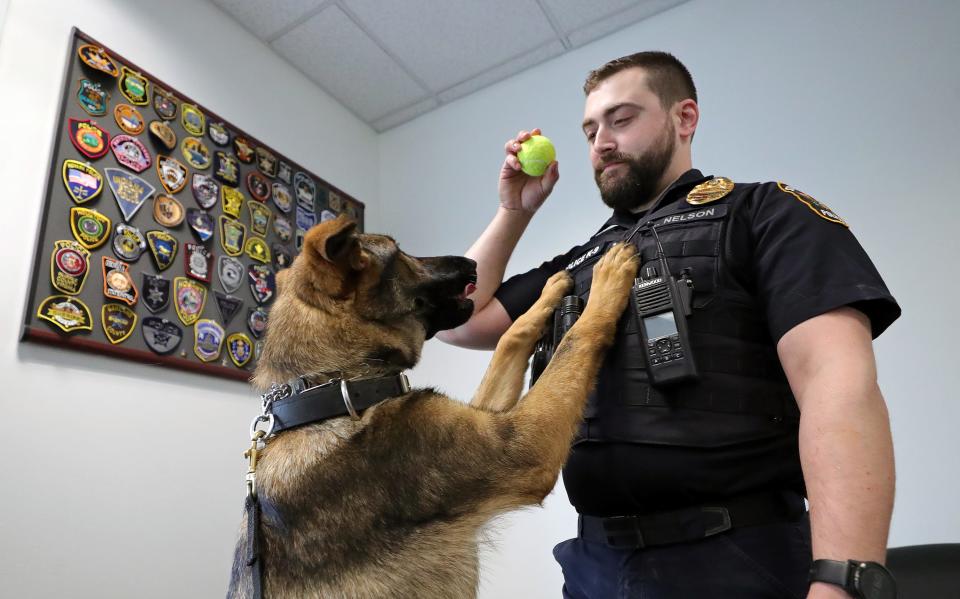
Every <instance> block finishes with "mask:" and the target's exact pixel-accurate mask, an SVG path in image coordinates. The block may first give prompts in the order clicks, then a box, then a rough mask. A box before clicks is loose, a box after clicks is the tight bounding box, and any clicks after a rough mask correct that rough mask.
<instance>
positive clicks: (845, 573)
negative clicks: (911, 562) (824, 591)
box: [810, 559, 897, 599]
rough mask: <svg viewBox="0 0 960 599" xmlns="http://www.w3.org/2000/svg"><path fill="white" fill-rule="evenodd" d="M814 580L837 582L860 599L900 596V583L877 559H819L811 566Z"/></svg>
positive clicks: (891, 598) (894, 598)
mask: <svg viewBox="0 0 960 599" xmlns="http://www.w3.org/2000/svg"><path fill="white" fill-rule="evenodd" d="M810 582H826V583H829V584H835V585H837V586H839V587H843V589H844V590H845V591H847V593H849V594H850V595H851V596H852V597H856V598H857V599H897V583H896V582H895V581H894V580H893V576H891V574H890V571H889V570H887V569H886V568H884V567H883V566H882V565H880V564H878V563H877V562H858V561H857V560H850V561H846V562H838V561H836V560H832V559H818V560H816V561H814V562H813V564H812V565H811V566H810Z"/></svg>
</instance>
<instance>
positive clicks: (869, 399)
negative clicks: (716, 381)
mask: <svg viewBox="0 0 960 599" xmlns="http://www.w3.org/2000/svg"><path fill="white" fill-rule="evenodd" d="M777 351H778V353H779V355H780V360H781V362H782V363H783V368H784V371H785V372H786V374H787V378H788V379H789V381H790V386H791V388H792V389H793V393H794V396H795V397H796V398H797V403H798V404H799V406H800V411H801V416H800V461H801V464H802V466H803V473H804V480H805V481H806V485H807V494H808V496H809V501H810V521H811V529H812V536H813V558H814V559H834V560H842V561H845V560H848V559H858V560H865V561H876V562H880V563H883V562H884V560H885V558H886V547H887V535H888V533H889V529H890V516H891V513H892V511H893V495H894V458H893V441H892V439H891V435H890V421H889V417H888V414H887V407H886V404H885V402H884V400H883V396H882V395H881V393H880V389H879V387H878V385H877V373H876V362H875V359H874V354H873V345H872V340H871V334H870V322H869V320H868V319H867V317H866V316H865V315H864V314H863V313H861V312H860V311H858V310H855V309H853V308H840V309H837V310H833V311H831V312H828V313H826V314H822V315H820V316H817V317H815V318H811V319H810V320H807V321H805V322H803V323H801V324H799V325H797V326H796V327H794V328H793V329H791V330H790V331H788V332H787V333H786V334H785V335H784V336H783V337H782V338H781V340H780V341H779V343H778V344H777ZM808 597H810V598H811V599H812V598H814V597H816V598H829V597H836V598H846V597H847V595H846V593H844V592H843V590H842V589H839V588H838V587H835V586H833V585H828V584H825V583H814V584H813V585H811V587H810V594H809V595H808Z"/></svg>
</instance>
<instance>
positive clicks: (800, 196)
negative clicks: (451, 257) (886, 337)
mask: <svg viewBox="0 0 960 599" xmlns="http://www.w3.org/2000/svg"><path fill="white" fill-rule="evenodd" d="M708 179H710V177H704V176H703V175H702V174H701V173H700V172H699V171H697V170H691V171H688V172H687V173H685V174H684V175H683V176H682V177H680V178H679V179H678V180H677V181H676V182H675V183H674V184H673V185H672V186H671V187H670V188H669V189H668V190H667V192H666V193H665V194H664V195H663V197H662V198H661V200H660V201H659V202H658V204H657V206H655V207H654V208H653V209H652V210H651V211H649V212H648V213H647V214H652V213H653V212H654V211H657V210H660V209H663V208H665V207H668V206H669V205H671V204H686V196H687V193H688V192H689V191H690V190H691V189H692V188H693V187H694V186H695V185H697V184H698V183H701V182H703V181H706V180H708ZM730 195H731V196H737V197H734V198H732V199H731V201H730V206H731V208H730V209H731V212H730V216H729V217H728V218H729V224H728V234H727V237H726V243H724V247H723V249H722V251H723V252H724V258H725V263H726V264H728V265H730V268H731V269H732V270H733V274H734V276H735V277H737V279H738V281H740V282H741V284H743V285H744V286H745V287H746V288H748V289H751V290H753V292H754V293H755V294H756V296H757V297H758V299H759V300H760V303H761V304H762V305H763V306H764V307H765V311H766V317H767V321H768V323H769V330H770V338H771V341H772V343H773V344H774V345H775V344H776V342H777V341H779V339H780V338H781V337H782V336H783V335H784V333H786V332H787V331H789V330H790V329H792V328H793V327H794V326H796V325H798V324H800V323H801V322H803V321H805V320H808V319H810V318H812V317H814V316H817V315H820V314H823V313H825V312H828V311H830V310H833V309H835V308H839V307H842V306H852V307H854V308H856V309H858V310H860V311H861V312H863V313H864V314H866V315H867V317H869V319H870V323H871V327H872V332H873V336H874V337H876V336H878V335H879V334H880V333H882V332H883V330H884V329H886V328H887V327H888V326H889V325H890V324H891V323H892V322H893V321H894V320H895V319H896V318H897V317H898V316H899V315H900V308H899V306H898V305H897V303H896V301H895V300H894V299H893V297H892V296H891V295H890V292H889V291H888V290H887V288H886V285H885V284H884V282H883V280H882V279H881V277H880V275H879V273H878V272H877V270H876V268H874V266H873V264H872V263H871V261H870V258H869V257H868V256H867V254H866V253H865V252H864V250H863V248H862V247H861V246H860V244H859V243H858V242H857V240H856V239H855V238H854V236H853V234H852V233H851V232H850V230H849V228H848V227H847V226H846V224H845V223H843V222H842V219H840V217H838V216H837V215H836V214H834V213H833V212H832V211H830V209H829V208H827V207H826V206H825V205H823V204H821V203H819V202H817V201H816V200H815V199H813V198H811V197H810V196H808V195H806V194H804V193H802V192H800V191H798V190H796V189H794V188H792V187H790V186H788V185H785V184H782V183H775V182H774V183H746V184H744V183H737V184H735V186H734V189H733V190H732V191H731V192H730ZM691 208H693V207H691ZM645 216H646V215H644V214H641V215H637V214H631V213H629V212H621V211H615V212H614V214H613V216H612V217H611V218H610V219H609V220H608V221H607V222H606V223H604V225H603V227H601V228H600V231H604V230H608V229H609V228H610V227H619V228H622V229H623V230H624V233H627V232H628V231H629V230H630V229H631V228H632V227H633V226H634V225H635V224H636V223H637V222H639V219H640V218H642V217H645ZM644 220H645V218H644ZM589 243H590V242H589V240H588V241H587V242H586V243H584V244H582V245H579V246H576V247H574V248H572V249H571V250H570V251H568V252H566V253H564V254H561V255H559V256H557V257H555V258H553V259H552V260H549V261H547V262H544V263H543V264H541V265H540V266H539V267H537V268H534V269H533V270H530V271H528V272H526V273H523V274H519V275H516V276H514V277H511V278H510V279H508V280H507V281H504V282H503V284H501V286H500V288H499V289H498V290H497V292H496V293H495V297H496V298H497V299H498V300H499V301H500V303H501V304H502V305H503V306H504V308H505V309H506V311H507V313H508V314H509V315H510V318H511V319H513V320H516V318H517V317H518V316H520V315H521V314H523V313H524V312H525V311H526V310H527V309H528V308H529V307H530V306H531V305H533V303H534V302H535V301H536V299H537V298H538V297H539V295H540V291H541V290H542V288H543V285H544V283H545V282H546V281H547V279H548V278H549V277H550V276H551V275H552V274H554V273H555V272H557V271H559V270H560V269H563V268H566V267H567V265H568V264H570V262H571V260H573V258H574V257H576V256H579V255H580V253H581V252H582V251H583V250H584V248H586V247H589ZM564 483H565V485H566V488H567V493H568V495H569V496H570V500H571V502H572V503H573V505H574V506H576V507H577V509H578V511H580V512H581V513H588V514H594V515H616V514H628V513H643V512H648V511H655V510H659V509H670V508H671V507H676V506H678V505H694V504H697V503H701V502H703V501H707V500H709V499H712V498H716V497H718V496H729V495H735V494H739V493H745V492H752V491H757V490H762V489H770V488H792V489H794V490H796V491H798V492H801V493H802V492H804V486H803V480H802V474H801V473H800V469H799V457H798V449H797V444H796V438H795V437H794V438H789V439H786V440H784V439H783V438H780V439H774V440H762V441H759V442H751V443H745V444H740V445H732V446H726V447H723V448H720V449H700V448H688V447H664V446H652V445H637V444H630V443H586V444H578V445H577V446H576V448H575V450H574V451H573V452H572V454H571V457H570V460H569V461H568V464H567V467H566V468H565V470H564Z"/></svg>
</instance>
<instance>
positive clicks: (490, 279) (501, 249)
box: [466, 206, 533, 313]
mask: <svg viewBox="0 0 960 599" xmlns="http://www.w3.org/2000/svg"><path fill="white" fill-rule="evenodd" d="M531 218H533V214H532V213H530V212H526V211H524V210H508V209H506V208H504V207H502V206H500V207H498V208H497V214H496V215H495V216H494V217H493V220H492V221H490V224H489V225H487V228H486V229H485V230H484V231H483V233H482V234H481V235H480V237H479V238H477V240H476V241H475V242H474V243H473V245H472V246H470V249H469V250H467V253H466V257H467V258H471V259H473V260H476V261H477V289H476V291H474V292H473V294H472V295H471V296H470V299H472V300H473V307H474V308H473V309H474V313H477V312H479V311H480V310H482V309H483V308H484V306H486V305H487V302H489V301H490V298H491V297H493V293H494V292H495V291H496V290H497V288H498V287H500V283H501V282H503V273H504V272H505V271H506V269H507V262H508V261H509V260H510V255H511V254H513V250H514V248H515V247H517V242H518V241H519V240H520V236H521V235H523V232H524V231H525V230H526V228H527V225H528V224H529V223H530V219H531Z"/></svg>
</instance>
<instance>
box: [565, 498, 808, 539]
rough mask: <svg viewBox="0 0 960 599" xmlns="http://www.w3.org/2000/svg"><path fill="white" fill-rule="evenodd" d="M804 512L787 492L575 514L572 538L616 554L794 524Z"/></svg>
mask: <svg viewBox="0 0 960 599" xmlns="http://www.w3.org/2000/svg"><path fill="white" fill-rule="evenodd" d="M804 513H806V506H805V504H804V501H803V497H801V496H800V495H798V494H797V493H794V492H792V491H783V492H776V493H757V494H751V495H740V496H737V497H732V498H730V499H725V500H723V501H718V502H716V503H711V504H708V505H702V506H694V507H688V508H683V509H679V510H670V511H665V512H655V513H650V514H638V515H632V516H611V517H606V518H604V517H598V516H587V515H584V514H581V515H580V518H579V522H578V531H577V536H578V537H579V538H581V539H583V540H585V541H592V542H594V543H604V544H606V545H608V546H610V547H613V548H617V549H641V548H643V547H653V546H657V545H670V544H673V543H684V542H689V541H696V540H699V539H704V538H706V537H710V536H713V535H715V534H719V533H722V532H725V531H727V530H730V529H732V528H740V527H744V526H756V525H760V524H773V523H776V522H793V521H796V520H799V519H800V518H801V517H802V516H803V515H804Z"/></svg>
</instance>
